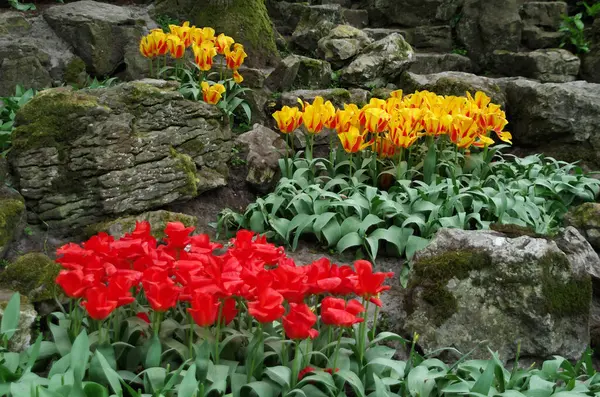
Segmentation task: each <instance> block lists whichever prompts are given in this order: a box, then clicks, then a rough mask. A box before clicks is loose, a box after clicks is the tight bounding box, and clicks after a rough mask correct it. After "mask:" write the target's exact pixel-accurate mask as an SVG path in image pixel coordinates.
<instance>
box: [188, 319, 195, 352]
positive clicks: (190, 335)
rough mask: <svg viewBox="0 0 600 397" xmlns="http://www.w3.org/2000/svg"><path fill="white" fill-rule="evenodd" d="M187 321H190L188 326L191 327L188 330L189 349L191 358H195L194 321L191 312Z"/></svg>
mask: <svg viewBox="0 0 600 397" xmlns="http://www.w3.org/2000/svg"><path fill="white" fill-rule="evenodd" d="M187 320H188V324H189V326H190V329H189V330H188V348H189V349H190V358H193V357H194V348H193V345H194V320H192V315H191V314H190V312H188V313H187Z"/></svg>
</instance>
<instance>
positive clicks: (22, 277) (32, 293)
mask: <svg viewBox="0 0 600 397" xmlns="http://www.w3.org/2000/svg"><path fill="white" fill-rule="evenodd" d="M60 270H61V266H60V265H59V264H58V263H56V262H54V261H53V260H52V259H50V258H48V256H46V255H45V254H42V253H38V252H32V253H28V254H25V255H23V256H20V257H18V258H17V259H16V260H15V261H14V262H13V263H11V264H9V265H8V266H7V267H6V268H5V269H4V271H2V273H0V288H7V289H10V290H12V291H17V292H19V293H20V294H21V295H23V296H26V297H27V298H28V299H29V301H30V302H40V301H44V300H48V299H52V298H53V297H54V296H55V293H56V292H57V290H56V283H55V281H54V280H55V279H56V276H57V275H58V272H59V271H60Z"/></svg>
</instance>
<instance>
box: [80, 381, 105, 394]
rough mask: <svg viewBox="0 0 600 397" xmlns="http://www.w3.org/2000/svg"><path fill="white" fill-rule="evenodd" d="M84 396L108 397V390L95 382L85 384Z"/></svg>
mask: <svg viewBox="0 0 600 397" xmlns="http://www.w3.org/2000/svg"><path fill="white" fill-rule="evenodd" d="M83 394H84V395H85V396H86V397H108V389H107V388H106V387H104V386H102V385H100V384H98V383H95V382H84V383H83Z"/></svg>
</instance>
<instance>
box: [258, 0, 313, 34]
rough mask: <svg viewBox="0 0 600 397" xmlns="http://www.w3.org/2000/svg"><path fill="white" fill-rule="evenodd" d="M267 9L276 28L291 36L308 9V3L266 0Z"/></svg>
mask: <svg viewBox="0 0 600 397" xmlns="http://www.w3.org/2000/svg"><path fill="white" fill-rule="evenodd" d="M267 9H268V11H269V16H270V17H271V20H272V21H273V24H274V25H275V26H276V27H277V30H278V31H279V32H280V33H281V34H283V35H287V36H291V35H292V33H293V32H294V30H295V29H296V26H298V22H300V19H301V18H302V15H303V13H304V12H305V11H306V10H307V9H308V3H294V2H289V1H277V0H268V1H267Z"/></svg>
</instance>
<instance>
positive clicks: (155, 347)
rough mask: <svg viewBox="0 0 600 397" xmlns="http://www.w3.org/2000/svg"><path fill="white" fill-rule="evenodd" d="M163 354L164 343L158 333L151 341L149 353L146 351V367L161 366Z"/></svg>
mask: <svg viewBox="0 0 600 397" xmlns="http://www.w3.org/2000/svg"><path fill="white" fill-rule="evenodd" d="M161 355H162V344H161V342H160V339H159V337H158V335H154V336H153V337H152V339H151V341H150V347H149V348H148V353H146V362H145V365H144V366H145V367H146V368H153V367H159V366H160V357H161Z"/></svg>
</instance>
